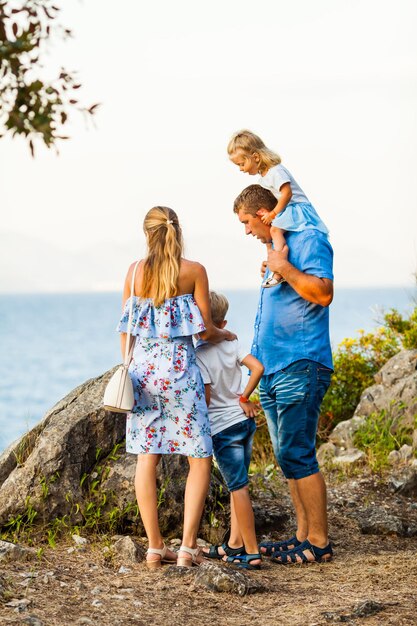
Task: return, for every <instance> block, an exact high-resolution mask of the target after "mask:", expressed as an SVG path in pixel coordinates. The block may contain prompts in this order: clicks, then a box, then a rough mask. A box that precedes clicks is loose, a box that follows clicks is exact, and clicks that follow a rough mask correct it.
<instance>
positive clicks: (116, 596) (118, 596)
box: [110, 593, 126, 601]
mask: <svg viewBox="0 0 417 626" xmlns="http://www.w3.org/2000/svg"><path fill="white" fill-rule="evenodd" d="M110 598H111V599H112V600H120V601H122V600H126V596H122V595H119V594H117V593H115V594H113V595H112V596H110Z"/></svg>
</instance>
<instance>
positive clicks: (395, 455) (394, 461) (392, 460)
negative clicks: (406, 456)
mask: <svg viewBox="0 0 417 626" xmlns="http://www.w3.org/2000/svg"><path fill="white" fill-rule="evenodd" d="M387 460H388V463H389V464H390V465H398V463H399V462H400V461H401V455H400V453H399V452H398V450H391V452H390V453H389V455H388V457H387Z"/></svg>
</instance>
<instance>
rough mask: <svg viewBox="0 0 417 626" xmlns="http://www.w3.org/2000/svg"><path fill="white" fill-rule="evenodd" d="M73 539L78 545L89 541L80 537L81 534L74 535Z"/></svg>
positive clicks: (83, 544)
mask: <svg viewBox="0 0 417 626" xmlns="http://www.w3.org/2000/svg"><path fill="white" fill-rule="evenodd" d="M72 539H73V541H74V543H76V544H77V546H85V545H86V544H87V543H88V539H86V538H85V537H80V535H72Z"/></svg>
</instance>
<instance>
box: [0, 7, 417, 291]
mask: <svg viewBox="0 0 417 626" xmlns="http://www.w3.org/2000/svg"><path fill="white" fill-rule="evenodd" d="M56 4H58V6H62V7H64V3H63V2H61V1H60V0H57V3H56ZM416 18H417V3H416V2H415V1H414V0H399V1H398V2H397V3H395V4H394V3H392V2H391V1H387V0H378V1H377V0H350V2H346V1H344V0H315V1H314V2H311V0H293V1H292V2H288V1H286V2H283V1H282V0H265V1H262V0H260V1H258V2H257V3H256V4H255V3H254V2H248V1H247V0H239V1H237V0H227V1H226V2H225V1H221V0H212V1H211V2H210V3H204V4H203V3H199V2H195V0H194V2H193V1H191V0H177V1H176V2H170V1H169V0H161V1H155V2H143V1H138V0H124V2H123V3H116V2H114V1H113V2H110V1H109V0H84V1H83V2H71V3H68V2H67V3H65V8H64V9H63V11H62V18H61V21H62V22H63V23H64V24H65V26H67V27H70V28H71V29H72V30H73V33H74V37H73V39H72V40H71V41H68V42H65V43H61V42H55V43H54V44H53V45H51V47H50V48H49V50H48V54H47V57H46V58H45V73H46V74H48V73H50V74H51V75H52V74H53V73H54V72H55V71H56V69H58V68H59V67H61V66H64V67H66V68H67V69H69V70H78V72H79V78H80V82H81V83H82V84H83V89H82V90H79V91H80V93H79V95H80V97H82V100H83V101H84V102H85V103H86V104H93V103H96V102H99V103H101V106H100V108H99V111H98V113H97V115H96V116H95V119H94V123H93V124H88V123H86V120H85V119H84V117H83V116H81V115H77V114H74V115H73V116H72V122H71V126H70V127H69V128H68V133H69V134H70V135H71V139H70V140H69V141H67V142H61V143H60V146H59V151H60V154H59V156H57V155H56V154H55V152H54V151H48V150H47V149H46V148H44V147H43V146H42V145H41V144H40V143H39V144H38V145H37V149H36V157H35V159H32V158H31V156H30V154H29V150H28V148H27V146H26V144H25V143H24V142H23V141H22V140H20V139H14V140H11V139H2V140H1V141H0V164H1V167H0V183H1V189H2V193H1V201H0V206H1V209H0V211H1V221H0V291H3V292H4V291H24V290H29V291H45V290H46V291H68V290H70V291H71V290H89V289H94V290H102V289H105V290H111V289H115V290H117V289H121V287H122V282H123V279H124V275H125V273H126V270H127V266H128V264H129V263H131V262H132V261H134V260H136V259H137V258H140V257H141V256H143V254H144V252H145V245H144V237H143V234H142V222H143V217H144V215H145V213H146V212H147V210H148V209H149V208H151V207H152V206H155V205H165V206H170V207H172V208H173V209H174V210H175V211H176V212H177V213H178V215H179V218H180V222H181V224H182V226H183V231H184V237H185V242H186V256H187V257H188V258H191V259H193V260H196V261H200V262H201V263H203V264H204V265H205V266H206V268H207V271H208V275H209V279H210V284H211V286H212V287H213V288H233V287H236V288H253V287H256V286H257V285H258V283H259V266H260V263H261V260H262V259H263V258H264V256H265V250H264V246H262V244H260V243H259V241H257V240H255V239H253V238H251V237H245V235H244V231H243V227H242V226H241V225H240V223H239V221H238V220H237V218H236V216H235V215H234V214H233V212H232V206H233V200H234V198H235V197H236V196H237V195H238V194H239V192H240V191H241V190H242V189H243V188H244V187H246V186H247V185H249V184H252V183H254V182H256V177H251V176H249V175H247V174H243V173H241V172H239V170H238V168H237V167H236V166H234V165H233V164H231V163H230V162H229V160H228V157H227V153H226V146H227V143H228V140H229V138H230V136H231V134H232V133H233V132H234V131H236V130H238V129H241V128H249V129H251V130H253V131H254V132H256V133H257V134H258V135H260V136H261V137H262V139H263V140H264V142H265V143H266V144H267V145H268V146H269V147H270V148H271V149H273V150H274V151H276V152H278V153H279V154H280V155H281V156H282V162H283V164H284V165H285V166H286V167H287V168H288V169H289V170H290V171H291V172H292V174H293V176H294V178H295V179H296V180H297V182H298V183H299V184H300V186H301V187H302V188H303V190H304V191H305V192H306V194H307V196H308V197H309V199H310V200H311V202H312V203H313V205H314V206H315V208H316V210H317V211H318V213H319V214H320V216H321V217H322V219H323V220H324V222H325V223H326V224H327V226H328V227H329V230H330V240H331V243H332V245H333V248H334V251H335V284H336V286H340V287H353V286H363V287H366V286H384V285H390V286H395V285H398V286H400V285H401V286H402V285H411V284H413V282H414V281H415V277H414V273H415V272H416V270H417V200H416V197H417V195H416V191H417V190H416V174H415V172H416V171H417V141H416V140H417V39H416V37H415V24H416Z"/></svg>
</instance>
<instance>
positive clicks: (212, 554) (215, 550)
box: [203, 541, 246, 561]
mask: <svg viewBox="0 0 417 626" xmlns="http://www.w3.org/2000/svg"><path fill="white" fill-rule="evenodd" d="M219 548H223V550H224V554H220V553H219ZM240 554H246V551H245V546H241V547H240V548H231V547H230V546H229V544H228V543H227V541H225V542H224V543H222V544H220V545H211V546H210V549H209V551H208V552H204V550H203V556H204V557H205V558H206V559H217V560H218V561H220V560H221V559H222V558H223V557H224V556H225V555H226V556H236V555H240Z"/></svg>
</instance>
